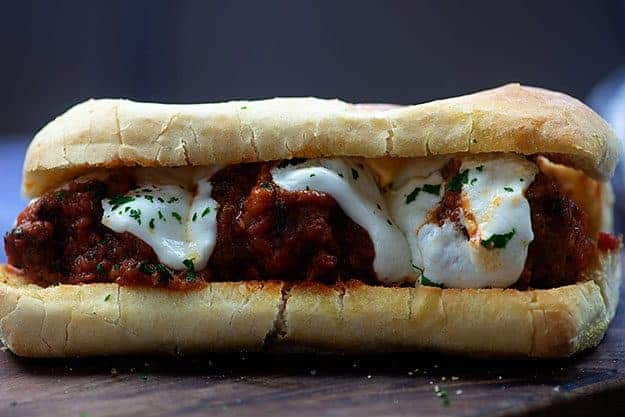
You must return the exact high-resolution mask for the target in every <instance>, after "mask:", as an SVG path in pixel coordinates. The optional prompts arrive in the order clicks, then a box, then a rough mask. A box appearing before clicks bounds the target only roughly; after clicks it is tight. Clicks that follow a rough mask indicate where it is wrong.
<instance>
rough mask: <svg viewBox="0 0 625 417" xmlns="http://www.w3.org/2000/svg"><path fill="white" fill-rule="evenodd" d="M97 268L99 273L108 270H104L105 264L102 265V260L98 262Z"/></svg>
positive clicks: (101, 273)
mask: <svg viewBox="0 0 625 417" xmlns="http://www.w3.org/2000/svg"><path fill="white" fill-rule="evenodd" d="M95 270H96V271H98V274H100V275H103V274H104V273H105V272H106V271H105V270H104V265H102V262H100V263H98V264H97V265H96V266H95Z"/></svg>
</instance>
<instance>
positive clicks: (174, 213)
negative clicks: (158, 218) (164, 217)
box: [171, 211, 182, 224]
mask: <svg viewBox="0 0 625 417" xmlns="http://www.w3.org/2000/svg"><path fill="white" fill-rule="evenodd" d="M171 217H173V218H174V219H176V220H178V223H180V224H182V217H181V216H180V214H178V213H176V212H175V211H172V212H171Z"/></svg>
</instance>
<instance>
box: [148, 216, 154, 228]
mask: <svg viewBox="0 0 625 417" xmlns="http://www.w3.org/2000/svg"><path fill="white" fill-rule="evenodd" d="M149 226H150V229H154V218H151V219H150V224H149Z"/></svg>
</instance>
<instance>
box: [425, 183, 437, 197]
mask: <svg viewBox="0 0 625 417" xmlns="http://www.w3.org/2000/svg"><path fill="white" fill-rule="evenodd" d="M423 191H425V192H426V193H430V194H434V195H438V194H439V193H440V192H441V185H440V184H423Z"/></svg>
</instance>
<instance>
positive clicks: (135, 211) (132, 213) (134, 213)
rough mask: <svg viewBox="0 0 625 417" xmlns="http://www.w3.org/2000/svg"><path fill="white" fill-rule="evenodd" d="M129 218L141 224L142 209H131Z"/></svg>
mask: <svg viewBox="0 0 625 417" xmlns="http://www.w3.org/2000/svg"><path fill="white" fill-rule="evenodd" d="M129 216H130V217H132V218H133V219H135V220H136V221H137V223H139V224H141V209H131V210H130V214H129Z"/></svg>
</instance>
